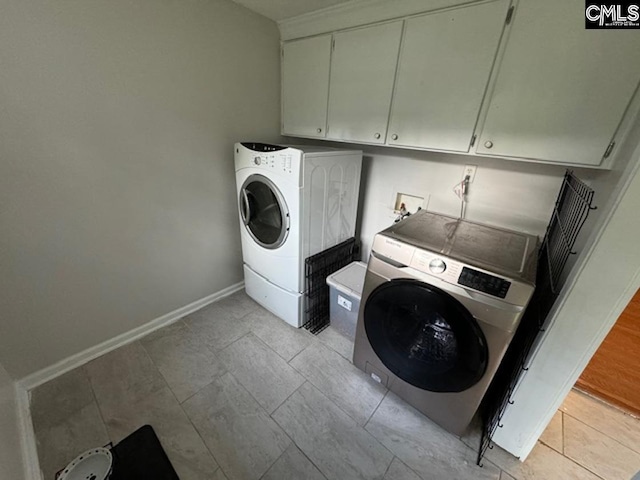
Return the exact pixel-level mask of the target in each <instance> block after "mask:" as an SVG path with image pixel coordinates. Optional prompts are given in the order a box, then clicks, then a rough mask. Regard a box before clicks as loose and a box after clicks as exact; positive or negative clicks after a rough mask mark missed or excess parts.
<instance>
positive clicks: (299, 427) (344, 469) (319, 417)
mask: <svg viewBox="0 0 640 480" xmlns="http://www.w3.org/2000/svg"><path fill="white" fill-rule="evenodd" d="M273 418H274V419H275V420H276V422H278V424H279V425H280V426H282V428H283V429H284V430H285V431H286V432H287V433H288V434H289V436H291V438H293V440H294V441H295V443H296V445H298V447H300V449H301V450H302V451H303V452H304V453H305V455H306V456H307V457H308V458H309V459H311V461H312V462H313V463H314V464H315V465H316V466H317V467H318V469H320V471H321V472H322V473H323V474H324V475H325V476H326V477H327V478H328V479H330V480H352V479H353V480H361V479H379V478H381V477H382V476H383V475H384V473H385V472H386V471H387V468H388V467H389V464H390V463H391V460H392V459H393V455H392V454H391V453H390V452H389V451H388V450H387V449H386V448H384V447H383V446H382V445H380V443H378V442H377V441H376V440H375V439H374V438H373V437H372V436H371V435H370V434H369V433H367V432H366V431H365V430H364V429H363V428H362V427H360V426H359V425H357V424H356V422H355V421H354V420H353V419H352V418H351V417H349V416H348V415H347V414H346V413H344V412H343V411H342V410H341V409H340V408H338V407H337V406H336V405H335V404H334V403H333V402H331V400H329V399H328V398H327V397H326V396H324V395H323V394H322V393H321V392H320V391H319V390H318V389H317V388H315V387H314V386H312V385H311V384H310V383H308V382H307V383H305V384H304V385H302V386H301V387H300V388H299V389H298V390H297V391H296V392H295V393H294V394H293V395H291V396H290V397H289V398H288V399H287V401H286V402H284V403H283V404H282V405H281V406H280V407H279V408H278V409H277V410H276V411H275V412H274V413H273Z"/></svg>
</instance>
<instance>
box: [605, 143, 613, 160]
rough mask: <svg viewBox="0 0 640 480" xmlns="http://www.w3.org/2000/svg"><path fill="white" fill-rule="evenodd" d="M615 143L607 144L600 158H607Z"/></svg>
mask: <svg viewBox="0 0 640 480" xmlns="http://www.w3.org/2000/svg"><path fill="white" fill-rule="evenodd" d="M615 145H616V142H611V143H610V144H609V146H608V147H607V150H606V151H605V152H604V156H603V157H602V158H608V157H609V155H611V150H613V147H614V146H615Z"/></svg>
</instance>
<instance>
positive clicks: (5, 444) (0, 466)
mask: <svg viewBox="0 0 640 480" xmlns="http://www.w3.org/2000/svg"><path fill="white" fill-rule="evenodd" d="M20 445H21V443H20V436H19V434H18V414H17V410H16V389H15V383H14V382H13V380H12V379H11V377H9V374H8V373H7V371H6V370H5V369H4V367H3V366H2V365H1V364H0V480H19V479H21V478H24V472H23V470H22V452H21V451H20Z"/></svg>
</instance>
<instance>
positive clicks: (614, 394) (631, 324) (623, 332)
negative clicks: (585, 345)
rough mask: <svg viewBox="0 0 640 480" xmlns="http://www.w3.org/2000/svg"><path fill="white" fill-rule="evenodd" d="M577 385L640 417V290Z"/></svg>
mask: <svg viewBox="0 0 640 480" xmlns="http://www.w3.org/2000/svg"><path fill="white" fill-rule="evenodd" d="M576 386H577V387H578V388H579V389H581V390H584V391H586V392H589V393H591V394H593V395H595V396H597V397H600V398H602V399H604V400H606V401H607V402H609V403H611V404H613V405H617V406H619V407H620V408H623V409H624V410H627V411H628V412H630V413H633V414H635V415H639V416H640V393H639V392H640V290H638V292H636V294H635V296H634V297H633V299H632V300H631V302H629V305H627V308H625V310H624V311H623V312H622V315H620V318H618V321H617V322H616V324H615V325H614V327H613V329H612V330H611V332H609V335H607V338H606V339H605V340H604V342H603V343H602V345H601V346H600V348H599V349H598V351H597V352H596V354H595V355H594V356H593V358H592V359H591V361H590V362H589V365H587V368H586V369H585V371H584V372H583V373H582V376H581V377H580V379H579V380H578V382H577V383H576Z"/></svg>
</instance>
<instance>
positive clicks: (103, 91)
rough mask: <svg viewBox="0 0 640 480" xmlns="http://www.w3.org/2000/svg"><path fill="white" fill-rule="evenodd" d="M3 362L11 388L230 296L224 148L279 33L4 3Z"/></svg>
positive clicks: (268, 98) (229, 205) (201, 19)
mask: <svg viewBox="0 0 640 480" xmlns="http://www.w3.org/2000/svg"><path fill="white" fill-rule="evenodd" d="M0 65H2V68H0V105H2V108H1V114H0V159H1V161H0V229H1V231H2V235H0V311H2V317H3V318H2V323H1V326H0V329H1V334H0V362H2V363H3V364H4V365H5V367H6V369H7V371H8V372H9V373H10V374H11V375H12V376H13V377H14V378H21V377H23V376H25V375H27V374H29V373H31V372H34V371H36V370H38V369H40V368H43V367H45V366H48V365H51V364H53V363H54V362H56V361H58V360H61V359H63V358H66V357H68V356H70V355H72V354H74V353H77V352H79V351H82V350H84V349H86V348H88V347H91V346H94V345H96V344H99V343H100V342H102V341H105V340H107V339H110V338H112V337H114V336H116V335H118V334H120V333H123V332H126V331H128V330H130V329H132V328H134V327H137V326H139V325H141V324H144V323H146V322H148V321H150V320H152V319H154V318H156V317H159V316H161V315H163V314H165V313H168V312H170V311H172V310H174V309H176V308H179V307H181V306H183V305H186V304H189V303H191V302H193V301H195V300H197V299H200V298H202V297H205V296H207V295H209V294H212V293H214V292H217V291H219V290H221V289H223V288H225V287H227V286H229V285H232V284H234V283H237V282H239V281H241V280H242V270H241V251H240V241H239V226H238V221H237V212H236V200H235V180H234V172H233V156H232V155H233V154H232V146H233V143H234V142H235V141H238V140H242V139H251V140H259V141H260V140H262V141H277V140H278V139H279V115H280V113H279V110H280V106H279V103H280V98H279V95H280V86H279V69H280V66H279V34H278V29H277V27H276V25H275V23H274V22H271V21H270V20H267V19H265V18H264V17H261V16H259V15H257V14H255V13H252V12H250V11H248V10H246V9H244V8H243V7H241V6H238V5H236V4H234V3H232V2H230V1H228V0H207V1H203V0H180V1H172V0H137V1H135V2H131V1H129V0H56V1H54V2H47V1H37V0H4V1H3V2H2V15H0Z"/></svg>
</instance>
